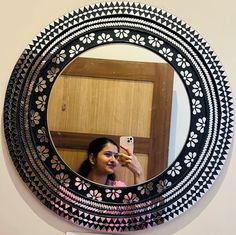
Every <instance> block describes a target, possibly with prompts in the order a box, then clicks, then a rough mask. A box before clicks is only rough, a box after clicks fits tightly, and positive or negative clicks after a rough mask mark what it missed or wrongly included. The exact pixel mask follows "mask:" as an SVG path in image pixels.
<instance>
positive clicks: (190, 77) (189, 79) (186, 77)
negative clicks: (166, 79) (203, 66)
mask: <svg viewBox="0 0 236 235" xmlns="http://www.w3.org/2000/svg"><path fill="white" fill-rule="evenodd" d="M180 75H181V76H182V77H183V79H184V81H185V83H186V85H188V86H189V85H190V83H191V82H192V81H193V75H192V73H190V72H189V71H188V70H185V71H180Z"/></svg>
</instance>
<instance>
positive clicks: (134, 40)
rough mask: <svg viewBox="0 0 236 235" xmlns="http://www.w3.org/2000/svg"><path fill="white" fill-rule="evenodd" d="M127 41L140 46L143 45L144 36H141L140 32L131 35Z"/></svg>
mask: <svg viewBox="0 0 236 235" xmlns="http://www.w3.org/2000/svg"><path fill="white" fill-rule="evenodd" d="M129 41H130V42H132V43H135V44H139V45H142V46H144V45H145V41H144V37H142V36H141V35H140V34H135V35H132V36H131V38H130V39H129Z"/></svg>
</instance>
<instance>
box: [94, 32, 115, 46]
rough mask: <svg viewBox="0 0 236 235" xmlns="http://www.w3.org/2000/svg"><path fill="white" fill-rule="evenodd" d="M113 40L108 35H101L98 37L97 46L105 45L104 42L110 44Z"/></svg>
mask: <svg viewBox="0 0 236 235" xmlns="http://www.w3.org/2000/svg"><path fill="white" fill-rule="evenodd" d="M112 41H113V38H112V37H111V35H110V34H105V33H102V34H101V35H99V36H98V41H97V43H98V44H101V43H105V42H112Z"/></svg>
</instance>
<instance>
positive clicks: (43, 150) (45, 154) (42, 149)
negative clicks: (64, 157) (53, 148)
mask: <svg viewBox="0 0 236 235" xmlns="http://www.w3.org/2000/svg"><path fill="white" fill-rule="evenodd" d="M37 151H38V154H39V157H40V158H41V160H42V161H45V160H46V159H47V158H48V157H49V154H48V153H49V149H47V148H46V147H45V146H44V145H43V146H40V145H38V146H37Z"/></svg>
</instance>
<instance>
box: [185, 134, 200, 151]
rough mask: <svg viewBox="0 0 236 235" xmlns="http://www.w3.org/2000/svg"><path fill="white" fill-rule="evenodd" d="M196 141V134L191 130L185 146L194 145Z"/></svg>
mask: <svg viewBox="0 0 236 235" xmlns="http://www.w3.org/2000/svg"><path fill="white" fill-rule="evenodd" d="M197 142H198V139H197V134H195V133H194V132H193V131H191V132H190V136H189V138H188V143H187V147H188V148H189V147H195V145H196V143H197Z"/></svg>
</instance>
